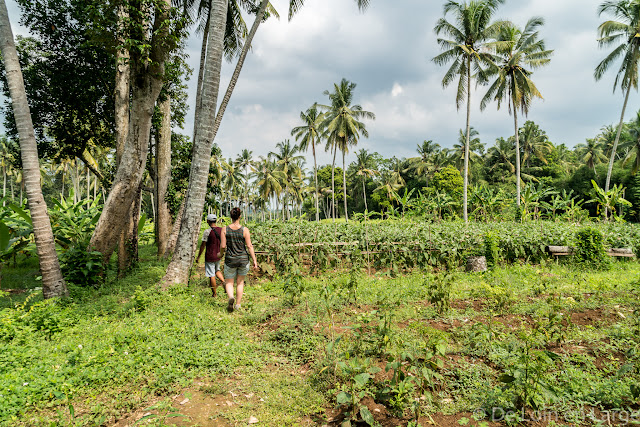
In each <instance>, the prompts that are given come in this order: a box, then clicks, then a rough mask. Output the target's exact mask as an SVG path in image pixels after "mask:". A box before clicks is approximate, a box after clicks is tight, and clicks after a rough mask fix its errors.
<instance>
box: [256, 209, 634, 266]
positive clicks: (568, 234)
mask: <svg viewBox="0 0 640 427" xmlns="http://www.w3.org/2000/svg"><path fill="white" fill-rule="evenodd" d="M581 227H582V226H581V225H579V224H575V223H571V224H569V223H563V222H556V221H527V222H524V223H516V222H509V221H504V222H489V223H469V224H468V225H465V224H464V223H463V222H461V221H460V222H458V221H456V222H449V223H429V222H425V221H418V220H415V221H414V220H408V219H405V220H400V219H393V220H384V221H383V220H368V221H366V223H365V222H356V221H349V223H345V222H336V223H335V224H334V223H332V222H330V221H328V222H322V221H321V222H320V223H316V222H311V221H295V222H294V221H289V222H281V221H278V222H275V221H274V222H266V223H258V224H253V225H252V226H251V233H252V234H251V239H252V242H253V245H254V247H255V248H256V250H258V251H264V252H266V253H267V254H266V255H261V254H258V262H259V263H260V264H264V265H271V266H274V267H275V269H276V271H277V272H278V273H281V274H286V273H288V272H291V271H294V269H295V268H298V269H300V270H301V271H302V270H303V266H304V265H308V264H309V263H308V261H309V258H308V257H307V256H305V254H306V255H311V265H310V266H309V268H310V270H312V271H314V272H321V271H326V270H327V269H336V268H345V269H350V268H351V267H353V266H354V265H357V266H363V265H366V264H367V262H371V267H372V268H376V269H391V270H392V271H396V272H399V271H401V270H403V269H404V270H408V269H412V268H419V269H425V270H429V269H431V268H432V267H442V266H443V265H448V264H450V265H451V266H452V267H455V266H457V265H460V263H461V262H463V261H464V258H465V256H466V255H467V254H468V253H470V251H481V252H482V253H481V254H482V255H486V254H485V253H484V252H485V251H484V250H483V248H484V245H485V238H486V235H487V234H491V235H492V237H493V239H494V240H495V244H496V246H497V249H498V254H499V259H500V261H501V262H506V263H512V262H516V261H522V260H524V261H528V262H540V261H542V260H543V259H546V258H547V257H548V254H547V253H546V250H545V248H546V246H548V245H559V246H571V245H572V244H573V240H574V234H575V232H576V231H577V230H579V229H580V228H581ZM592 227H593V228H595V229H597V230H599V231H601V232H602V234H603V236H604V242H605V244H606V245H607V246H611V247H628V248H640V228H639V227H637V226H635V225H633V224H628V223H595V224H593V225H592ZM292 236H295V243H297V242H303V243H311V244H312V245H310V246H306V247H299V246H295V245H294V244H293V242H292ZM336 241H337V242H341V243H346V245H344V246H335V245H334V244H333V242H336ZM366 252H369V254H368V255H366V254H365V253H366Z"/></svg>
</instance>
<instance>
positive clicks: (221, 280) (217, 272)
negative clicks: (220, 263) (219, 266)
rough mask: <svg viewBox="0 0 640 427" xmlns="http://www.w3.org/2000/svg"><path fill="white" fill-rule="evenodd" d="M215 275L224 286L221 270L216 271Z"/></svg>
mask: <svg viewBox="0 0 640 427" xmlns="http://www.w3.org/2000/svg"><path fill="white" fill-rule="evenodd" d="M216 277H217V278H218V279H220V283H222V285H223V286H224V275H223V274H222V271H220V270H218V271H216Z"/></svg>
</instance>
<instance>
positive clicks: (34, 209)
mask: <svg viewBox="0 0 640 427" xmlns="http://www.w3.org/2000/svg"><path fill="white" fill-rule="evenodd" d="M0 51H2V61H3V62H4V67H5V75H6V79H7V84H8V86H9V93H10V96H11V104H12V106H13V113H14V117H15V121H16V127H17V129H18V137H19V140H20V155H21V158H22V168H23V174H24V181H25V184H26V190H27V200H28V203H29V211H30V212H31V221H32V223H33V234H34V236H35V240H36V251H37V253H38V260H39V261H40V273H41V275H42V293H43V295H44V298H53V297H61V296H64V295H67V285H66V284H65V281H64V279H63V277H62V273H61V271H60V263H59V261H58V255H57V254H56V247H55V241H54V237H53V231H52V229H51V221H50V220H49V214H48V213H47V205H46V203H45V201H44V196H43V195H42V188H41V187H40V163H39V162H38V145H37V143H36V138H35V133H34V130H33V122H32V121H31V112H30V110H29V103H28V101H27V94H26V91H25V88H24V80H23V78H22V70H21V69H20V62H19V60H18V52H17V51H16V45H15V42H14V39H13V32H12V30H11V22H10V21H9V13H8V12H7V5H6V4H5V2H4V0H1V1H0Z"/></svg>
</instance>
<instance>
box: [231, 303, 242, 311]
mask: <svg viewBox="0 0 640 427" xmlns="http://www.w3.org/2000/svg"><path fill="white" fill-rule="evenodd" d="M241 308H242V307H240V304H236V305H235V306H234V307H233V309H234V310H240V309H241Z"/></svg>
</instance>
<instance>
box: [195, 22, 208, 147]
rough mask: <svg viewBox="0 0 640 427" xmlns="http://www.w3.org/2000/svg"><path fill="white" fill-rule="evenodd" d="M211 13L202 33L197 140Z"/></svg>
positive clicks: (197, 92)
mask: <svg viewBox="0 0 640 427" xmlns="http://www.w3.org/2000/svg"><path fill="white" fill-rule="evenodd" d="M210 19H211V14H209V16H207V23H206V24H205V26H204V32H203V34H202V48H201V49H200V68H199V70H198V86H197V89H196V108H195V111H194V120H193V139H192V141H195V140H196V136H197V127H198V125H197V123H198V122H199V121H200V110H201V109H202V81H203V79H204V64H206V62H207V42H208V40H209V22H210Z"/></svg>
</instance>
